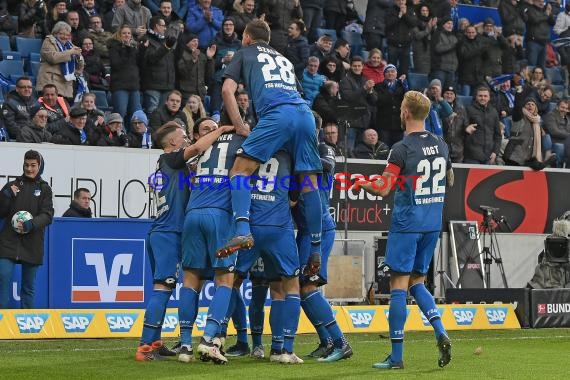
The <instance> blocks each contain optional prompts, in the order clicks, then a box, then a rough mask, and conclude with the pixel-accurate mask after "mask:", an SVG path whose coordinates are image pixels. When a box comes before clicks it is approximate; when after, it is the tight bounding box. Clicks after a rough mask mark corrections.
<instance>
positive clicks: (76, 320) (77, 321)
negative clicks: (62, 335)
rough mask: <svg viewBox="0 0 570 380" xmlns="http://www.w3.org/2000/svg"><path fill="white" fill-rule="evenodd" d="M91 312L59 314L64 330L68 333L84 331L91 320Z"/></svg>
mask: <svg viewBox="0 0 570 380" xmlns="http://www.w3.org/2000/svg"><path fill="white" fill-rule="evenodd" d="M93 315H94V314H93V313H82V314H69V313H64V314H62V315H61V322H62V323H63V328H64V329H65V332H68V333H84V332H85V331H87V328H88V327H89V325H90V324H91V321H92V320H93Z"/></svg>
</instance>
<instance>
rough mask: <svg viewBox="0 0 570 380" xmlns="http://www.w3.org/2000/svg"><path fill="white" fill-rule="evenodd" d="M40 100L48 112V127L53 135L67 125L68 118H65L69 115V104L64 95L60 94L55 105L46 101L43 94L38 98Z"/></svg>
mask: <svg viewBox="0 0 570 380" xmlns="http://www.w3.org/2000/svg"><path fill="white" fill-rule="evenodd" d="M38 102H40V104H41V105H42V107H43V108H45V109H46V111H47V113H48V120H47V125H46V129H47V130H48V131H49V132H50V133H51V134H52V135H53V134H54V133H55V132H57V131H58V130H59V129H60V128H63V127H65V126H66V125H67V120H65V119H66V118H67V117H68V116H69V104H67V101H66V100H65V99H64V98H63V97H61V96H58V97H57V103H56V104H55V106H53V107H52V106H49V105H47V104H46V103H45V102H44V98H43V96H42V97H40V98H39V99H38Z"/></svg>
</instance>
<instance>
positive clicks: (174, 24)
mask: <svg viewBox="0 0 570 380" xmlns="http://www.w3.org/2000/svg"><path fill="white" fill-rule="evenodd" d="M175 1H177V2H178V0H175ZM172 6H173V3H172V0H160V9H159V10H158V12H157V16H161V17H162V18H163V19H164V22H166V32H165V33H164V35H165V36H174V37H175V38H176V39H178V37H180V34H181V33H182V32H183V31H184V21H183V19H181V18H180V17H179V16H178V14H177V13H176V12H174V11H173V9H172ZM184 6H185V7H186V5H184ZM151 13H152V9H151ZM184 17H186V14H185V15H184Z"/></svg>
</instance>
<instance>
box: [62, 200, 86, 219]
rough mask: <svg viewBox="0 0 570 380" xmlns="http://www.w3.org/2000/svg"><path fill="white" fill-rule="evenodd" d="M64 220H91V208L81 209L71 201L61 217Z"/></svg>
mask: <svg viewBox="0 0 570 380" xmlns="http://www.w3.org/2000/svg"><path fill="white" fill-rule="evenodd" d="M62 217H64V218H69V217H71V218H92V217H93V215H92V213H91V208H90V207H88V208H83V207H81V206H80V205H79V204H78V203H77V202H76V201H71V203H70V204H69V208H68V209H67V211H65V212H64V213H63V215H62Z"/></svg>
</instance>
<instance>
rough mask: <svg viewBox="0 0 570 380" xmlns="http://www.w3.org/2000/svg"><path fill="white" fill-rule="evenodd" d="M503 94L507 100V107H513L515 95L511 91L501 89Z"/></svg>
mask: <svg viewBox="0 0 570 380" xmlns="http://www.w3.org/2000/svg"><path fill="white" fill-rule="evenodd" d="M502 92H503V94H505V97H506V98H507V100H508V101H509V109H513V108H514V107H515V96H514V95H513V93H512V92H511V91H502Z"/></svg>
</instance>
